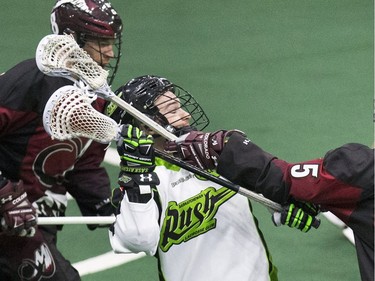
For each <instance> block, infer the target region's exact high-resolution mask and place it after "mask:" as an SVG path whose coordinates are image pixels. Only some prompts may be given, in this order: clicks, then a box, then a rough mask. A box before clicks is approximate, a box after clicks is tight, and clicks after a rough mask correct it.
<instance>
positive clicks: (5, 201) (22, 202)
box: [0, 180, 37, 237]
mask: <svg viewBox="0 0 375 281" xmlns="http://www.w3.org/2000/svg"><path fill="white" fill-rule="evenodd" d="M5 181H6V182H5V185H4V186H3V187H2V188H1V189H0V217H1V230H0V233H4V234H6V235H16V236H27V237H32V236H34V234H35V230H36V223H37V215H36V211H35V209H34V208H33V206H32V205H31V203H30V202H29V200H28V199H27V194H26V192H25V191H24V189H23V182H22V181H19V182H17V183H16V182H11V181H7V180H5ZM3 183H4V180H3Z"/></svg>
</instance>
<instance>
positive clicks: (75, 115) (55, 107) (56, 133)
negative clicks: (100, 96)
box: [43, 85, 119, 143]
mask: <svg viewBox="0 0 375 281" xmlns="http://www.w3.org/2000/svg"><path fill="white" fill-rule="evenodd" d="M93 100H94V98H90V97H89V96H88V95H87V94H86V93H85V90H83V89H80V88H78V87H75V86H71V85H69V86H64V87H61V88H59V89H58V90H56V91H55V92H54V93H53V94H52V96H51V97H50V99H49V100H48V102H47V104H46V107H45V109H44V112H43V125H44V129H45V130H46V132H47V133H48V134H49V135H51V137H52V138H53V139H58V140H67V139H72V138H77V137H85V138H89V139H92V140H95V141H97V142H100V143H109V142H111V141H112V140H114V139H116V138H117V134H118V133H119V127H118V125H117V123H116V122H115V121H114V120H112V119H111V118H109V117H107V116H105V115H104V114H102V113H100V112H99V111H97V110H96V109H94V108H93V107H92V105H91V103H92V102H93Z"/></svg>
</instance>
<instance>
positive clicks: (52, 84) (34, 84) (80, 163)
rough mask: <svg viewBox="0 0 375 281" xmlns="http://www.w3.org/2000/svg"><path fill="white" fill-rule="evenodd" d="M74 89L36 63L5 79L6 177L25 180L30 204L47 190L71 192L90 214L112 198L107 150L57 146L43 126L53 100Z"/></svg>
mask: <svg viewBox="0 0 375 281" xmlns="http://www.w3.org/2000/svg"><path fill="white" fill-rule="evenodd" d="M68 84H72V82H71V81H69V80H67V79H65V78H57V77H49V76H46V75H44V74H43V73H42V72H40V71H39V69H38V68H37V66H36V63H35V59H30V60H26V61H24V62H21V63H20V64H18V65H16V66H15V67H13V68H12V69H10V70H8V71H7V72H6V73H4V74H3V75H1V76H0V171H2V172H3V175H5V176H6V177H7V178H9V179H11V180H19V179H22V180H23V181H24V187H25V189H26V191H27V193H28V197H29V200H30V201H35V200H37V199H38V198H40V197H41V196H43V195H44V193H45V191H46V190H51V191H52V192H55V193H61V194H64V193H65V192H66V191H69V192H70V193H71V194H72V195H73V196H75V197H76V199H77V202H78V203H79V204H80V207H81V208H83V209H85V208H88V209H90V208H92V207H91V205H92V204H96V203H99V202H101V201H103V200H104V199H106V198H109V196H110V187H109V179H108V176H107V174H106V171H105V170H104V169H103V168H101V167H100V163H101V162H102V160H103V158H104V153H105V147H106V145H103V144H99V143H96V142H91V141H90V140H88V139H85V138H76V139H72V140H68V141H57V140H52V139H51V137H50V136H49V135H48V134H47V133H46V132H45V130H44V127H43V122H42V116H43V110H44V107H45V105H46V103H47V101H48V99H49V97H50V96H51V95H52V94H53V93H54V91H55V90H57V89H58V88H60V87H62V86H64V85H68ZM104 103H105V101H104V100H102V99H97V100H96V101H95V102H94V103H93V106H94V107H95V108H96V109H97V110H99V111H102V110H103V107H104ZM85 205H87V206H85Z"/></svg>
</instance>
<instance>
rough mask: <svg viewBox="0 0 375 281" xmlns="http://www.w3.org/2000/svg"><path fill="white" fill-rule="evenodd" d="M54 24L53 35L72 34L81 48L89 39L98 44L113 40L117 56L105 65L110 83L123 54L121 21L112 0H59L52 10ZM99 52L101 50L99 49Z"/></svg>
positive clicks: (114, 51) (52, 23)
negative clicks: (110, 0) (109, 0)
mask: <svg viewBox="0 0 375 281" xmlns="http://www.w3.org/2000/svg"><path fill="white" fill-rule="evenodd" d="M51 27H52V31H53V33H54V34H73V35H74V36H75V38H76V41H77V43H78V44H79V46H80V47H83V46H84V45H85V43H86V42H87V41H89V40H90V41H96V42H97V43H99V44H98V45H99V46H100V43H101V42H103V43H104V42H106V44H108V42H109V40H113V43H114V44H113V53H114V58H113V59H111V62H110V64H109V65H106V66H105V68H106V69H107V70H108V71H109V75H108V84H109V85H111V84H112V82H113V79H114V77H115V75H116V71H117V68H118V64H119V61H120V57H121V43H122V38H121V37H122V20H121V18H120V16H119V15H118V14H117V12H116V10H115V9H114V8H113V7H112V5H111V3H110V2H108V1H107V0H58V1H57V2H56V5H55V6H54V7H53V9H52V12H51ZM111 43H112V42H111ZM97 51H99V52H100V53H101V51H100V49H99V50H97ZM101 55H102V54H101ZM98 63H99V64H100V62H98Z"/></svg>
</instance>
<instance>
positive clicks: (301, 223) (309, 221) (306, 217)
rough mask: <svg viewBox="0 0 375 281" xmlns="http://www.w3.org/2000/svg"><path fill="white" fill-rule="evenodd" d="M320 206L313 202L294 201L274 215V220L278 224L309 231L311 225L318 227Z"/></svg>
mask: <svg viewBox="0 0 375 281" xmlns="http://www.w3.org/2000/svg"><path fill="white" fill-rule="evenodd" d="M318 214H319V207H318V206H316V205H314V204H311V203H302V202H294V203H291V204H289V205H286V206H284V209H283V210H282V211H281V212H275V213H274V214H273V215H272V221H273V223H274V224H275V225H276V226H280V225H288V226H289V227H292V228H297V229H299V230H301V231H302V232H308V231H309V230H310V229H311V227H314V228H318V227H319V225H320V220H319V219H318V218H317V217H316V216H317V215H318Z"/></svg>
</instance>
